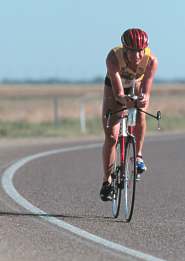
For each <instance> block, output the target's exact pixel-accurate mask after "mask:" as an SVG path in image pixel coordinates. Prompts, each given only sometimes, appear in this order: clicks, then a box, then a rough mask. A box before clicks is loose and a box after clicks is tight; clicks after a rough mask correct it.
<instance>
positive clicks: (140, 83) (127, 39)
mask: <svg viewBox="0 0 185 261" xmlns="http://www.w3.org/2000/svg"><path fill="white" fill-rule="evenodd" d="M121 42H122V45H121V46H118V47H115V48H113V49H112V50H111V51H110V52H109V54H108V56H107V59H106V65H107V75H106V77H105V86H104V97H103V111H102V121H103V128H104V133H105V140H104V145H103V167H104V176H103V185H102V188H101V190H100V197H101V199H102V200H103V201H106V200H110V199H111V195H110V192H111V173H113V166H114V161H115V153H116V142H117V139H118V134H119V125H120V124H119V116H120V114H119V113H117V114H115V115H112V116H111V120H110V127H109V128H107V127H106V123H107V120H106V117H105V115H106V113H107V112H108V110H110V111H111V112H116V111H119V110H120V109H121V108H124V107H127V108H131V107H134V102H133V101H131V100H130V99H129V98H128V96H127V94H129V92H130V90H131V88H132V86H133V81H134V82H135V88H134V89H135V90H134V91H135V95H137V96H139V99H138V100H137V107H139V108H143V109H144V110H147V108H148V106H149V99H150V94H151V89H152V83H153V79H154V75H155V72H156V70H157V58H156V57H155V56H154V55H153V54H152V53H151V51H150V48H149V47H148V35H147V33H146V32H144V31H143V30H141V29H138V28H132V29H128V30H126V31H125V32H124V33H123V35H122V36H121ZM145 132H146V116H145V114H144V113H142V112H140V111H138V113H137V123H136V133H135V134H136V155H137V158H136V168H137V172H138V173H142V172H144V171H146V166H145V163H144V161H143V158H142V149H143V144H144V137H145Z"/></svg>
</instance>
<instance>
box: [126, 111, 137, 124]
mask: <svg viewBox="0 0 185 261" xmlns="http://www.w3.org/2000/svg"><path fill="white" fill-rule="evenodd" d="M136 114H137V109H136V108H129V109H128V122H127V124H128V126H135V125H136Z"/></svg>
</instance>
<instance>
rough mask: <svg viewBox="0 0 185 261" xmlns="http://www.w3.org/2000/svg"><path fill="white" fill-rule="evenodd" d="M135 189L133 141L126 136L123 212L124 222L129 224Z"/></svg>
mask: <svg viewBox="0 0 185 261" xmlns="http://www.w3.org/2000/svg"><path fill="white" fill-rule="evenodd" d="M135 189H136V149H135V139H134V137H132V136H128V139H127V142H126V145H125V160H124V190H123V204H124V205H123V212H124V217H125V221H126V222H130V220H131V218H132V214H133V209H134V200H135Z"/></svg>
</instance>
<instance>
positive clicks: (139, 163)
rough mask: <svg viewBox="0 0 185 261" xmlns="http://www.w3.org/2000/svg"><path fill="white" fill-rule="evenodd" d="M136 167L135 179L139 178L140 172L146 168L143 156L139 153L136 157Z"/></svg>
mask: <svg viewBox="0 0 185 261" xmlns="http://www.w3.org/2000/svg"><path fill="white" fill-rule="evenodd" d="M136 169H137V180H140V178H141V175H140V174H141V173H143V172H145V171H146V170H147V167H146V165H145V163H144V161H143V158H142V156H140V155H138V156H137V158H136Z"/></svg>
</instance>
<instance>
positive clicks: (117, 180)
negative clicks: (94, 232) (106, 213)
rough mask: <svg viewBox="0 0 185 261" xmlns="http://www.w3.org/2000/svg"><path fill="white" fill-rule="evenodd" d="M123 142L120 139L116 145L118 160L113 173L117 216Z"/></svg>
mask: <svg viewBox="0 0 185 261" xmlns="http://www.w3.org/2000/svg"><path fill="white" fill-rule="evenodd" d="M120 155H121V144H120V141H118V143H117V145H116V160H115V165H114V173H113V174H112V215H113V217H114V218H117V217H118V215H119V210H120V203H121V184H122V183H121V176H122V172H121V171H122V168H121V163H122V162H121V156H120Z"/></svg>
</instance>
